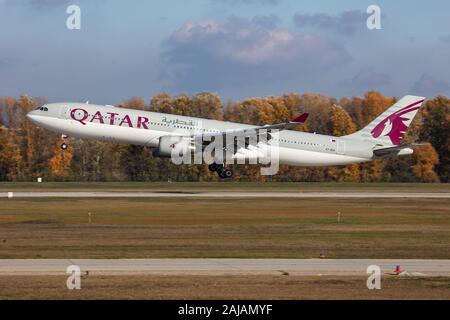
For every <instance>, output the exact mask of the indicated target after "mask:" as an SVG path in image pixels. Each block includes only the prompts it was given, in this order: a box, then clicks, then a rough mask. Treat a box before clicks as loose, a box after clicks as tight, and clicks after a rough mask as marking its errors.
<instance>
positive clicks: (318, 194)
mask: <svg viewBox="0 0 450 320" xmlns="http://www.w3.org/2000/svg"><path fill="white" fill-rule="evenodd" d="M0 197H8V198H9V193H5V192H3V193H0ZM14 198H341V199H343V198H438V199H450V193H448V192H442V193H439V192H423V193H419V192H417V193H413V192H234V191H233V192H227V191H224V192H67V191H61V192H14Z"/></svg>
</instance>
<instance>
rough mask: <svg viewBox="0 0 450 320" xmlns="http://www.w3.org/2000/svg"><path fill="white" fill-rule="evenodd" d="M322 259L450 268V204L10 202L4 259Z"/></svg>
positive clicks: (4, 213) (0, 203)
mask: <svg viewBox="0 0 450 320" xmlns="http://www.w3.org/2000/svg"><path fill="white" fill-rule="evenodd" d="M338 211H339V212H341V222H340V223H338V222H337V212H338ZM88 212H91V223H89V220H88ZM321 253H322V254H324V255H325V256H326V257H328V258H399V259H400V258H406V259H413V258H423V259H425V258H431V259H438V258H439V259H449V258H450V199H369V198H368V199H302V200H295V201H293V200H292V199H283V198H276V199H271V198H265V199H248V200H246V199H191V198H189V199H182V198H170V199H158V198H151V199H150V198H149V199H141V198H140V199H96V198H91V199H60V198H55V199H52V198H45V199H6V198H4V199H1V200H0V258H165V257H170V258H184V257H189V258H202V257H210V258H316V257H318V256H319V254H321Z"/></svg>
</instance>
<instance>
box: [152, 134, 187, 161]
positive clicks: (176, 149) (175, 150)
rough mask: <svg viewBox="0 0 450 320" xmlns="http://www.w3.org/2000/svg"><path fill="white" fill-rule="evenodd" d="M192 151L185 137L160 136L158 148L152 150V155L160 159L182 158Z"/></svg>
mask: <svg viewBox="0 0 450 320" xmlns="http://www.w3.org/2000/svg"><path fill="white" fill-rule="evenodd" d="M193 149H194V147H193V145H192V143H191V141H190V140H189V139H187V138H186V137H180V136H162V137H161V138H159V144H158V147H157V148H155V149H154V150H153V155H154V156H156V157H161V158H170V157H172V156H177V157H184V156H186V155H188V154H189V153H190V152H192V151H193Z"/></svg>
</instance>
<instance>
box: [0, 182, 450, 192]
mask: <svg viewBox="0 0 450 320" xmlns="http://www.w3.org/2000/svg"><path fill="white" fill-rule="evenodd" d="M62 190H65V191H224V192H227V191H261V192H264V191H266V192H268V191H291V192H308V191H314V192H317V191H319V192H320V191H322V192H332V191H339V192H356V191H357V192H372V191H376V192H450V184H448V183H447V184H444V183H442V184H439V183H311V182H305V183H302V182H265V183H264V182H232V181H221V182H174V183H170V182H43V183H37V182H14V183H11V182H0V192H8V191H62Z"/></svg>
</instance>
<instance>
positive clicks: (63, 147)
mask: <svg viewBox="0 0 450 320" xmlns="http://www.w3.org/2000/svg"><path fill="white" fill-rule="evenodd" d="M67 148H69V145H68V144H67V143H65V142H64V143H62V144H61V149H62V150H67Z"/></svg>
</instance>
